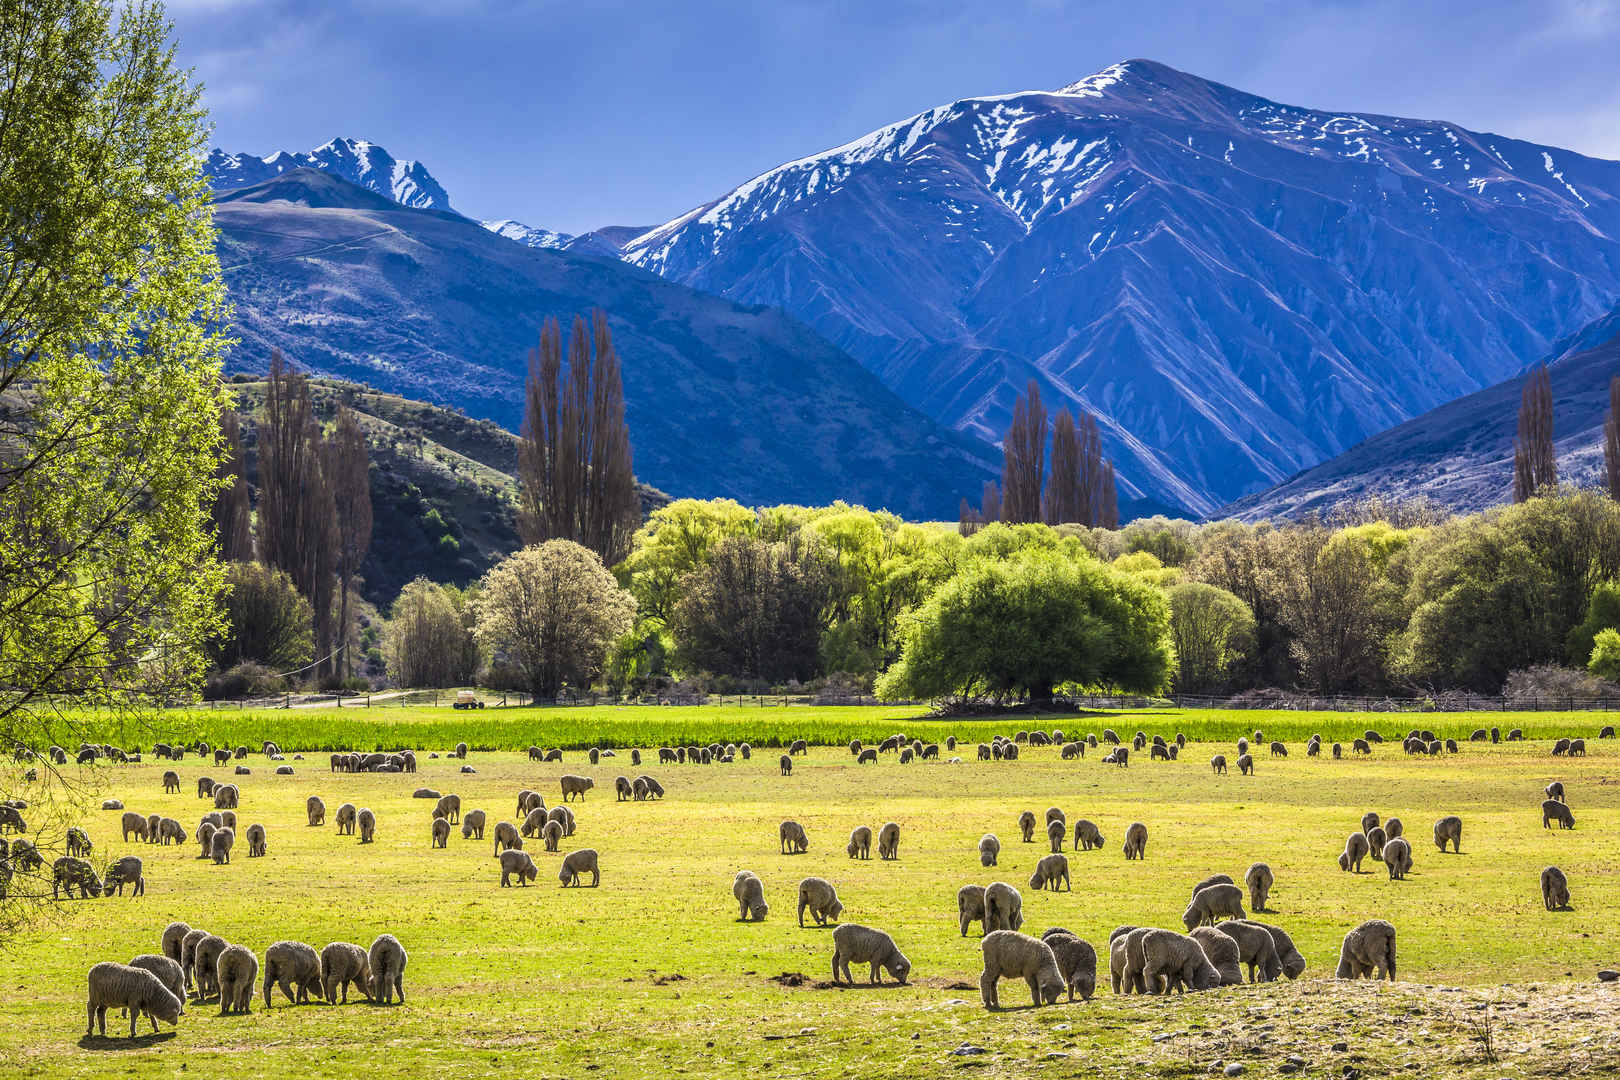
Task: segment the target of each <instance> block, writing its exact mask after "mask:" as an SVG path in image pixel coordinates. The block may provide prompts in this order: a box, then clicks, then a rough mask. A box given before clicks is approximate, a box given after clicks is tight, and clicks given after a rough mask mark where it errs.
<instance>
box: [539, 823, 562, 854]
mask: <svg viewBox="0 0 1620 1080" xmlns="http://www.w3.org/2000/svg"><path fill="white" fill-rule="evenodd" d="M540 839H541V841H542V842H543V843H544V844H545V848H546V850H547V851H559V850H561V849H562V842H563V827H562V822H560V821H548V822H546V823H545V825H544V826H543V827H542V828H541V829H540Z"/></svg>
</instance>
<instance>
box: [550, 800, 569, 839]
mask: <svg viewBox="0 0 1620 1080" xmlns="http://www.w3.org/2000/svg"><path fill="white" fill-rule="evenodd" d="M547 820H550V821H555V822H556V823H557V824H558V825H561V826H562V831H563V835H564V836H573V835H574V828H575V824H574V812H573V811H572V810H570V809H568V807H566V806H553V807H552V808H551V813H550V815H549V816H548V819H547Z"/></svg>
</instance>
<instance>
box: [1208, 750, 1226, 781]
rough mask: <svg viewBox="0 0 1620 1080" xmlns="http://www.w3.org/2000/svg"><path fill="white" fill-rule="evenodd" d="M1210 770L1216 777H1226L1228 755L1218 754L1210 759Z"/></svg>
mask: <svg viewBox="0 0 1620 1080" xmlns="http://www.w3.org/2000/svg"><path fill="white" fill-rule="evenodd" d="M1209 768H1210V771H1211V772H1213V773H1214V774H1215V775H1216V776H1224V775H1225V774H1226V755H1225V754H1216V755H1215V756H1214V757H1212V758H1210V759H1209Z"/></svg>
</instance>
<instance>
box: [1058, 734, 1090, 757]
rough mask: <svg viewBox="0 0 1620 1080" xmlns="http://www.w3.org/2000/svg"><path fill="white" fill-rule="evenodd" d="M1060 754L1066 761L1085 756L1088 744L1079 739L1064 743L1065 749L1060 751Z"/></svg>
mask: <svg viewBox="0 0 1620 1080" xmlns="http://www.w3.org/2000/svg"><path fill="white" fill-rule="evenodd" d="M1058 756H1060V757H1061V758H1063V760H1064V761H1072V760H1073V759H1075V758H1084V757H1085V756H1086V744H1085V743H1084V742H1082V741H1080V740H1078V739H1076V740H1075V741H1074V742H1071V743H1064V744H1063V749H1062V750H1060V751H1059V752H1058Z"/></svg>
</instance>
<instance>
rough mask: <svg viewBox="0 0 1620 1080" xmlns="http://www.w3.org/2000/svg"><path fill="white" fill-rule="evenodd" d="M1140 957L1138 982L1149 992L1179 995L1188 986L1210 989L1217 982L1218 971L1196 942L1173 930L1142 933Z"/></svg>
mask: <svg viewBox="0 0 1620 1080" xmlns="http://www.w3.org/2000/svg"><path fill="white" fill-rule="evenodd" d="M1217 887H1218V886H1217ZM1142 956H1143V964H1142V981H1143V982H1144V983H1146V984H1147V988H1148V992H1149V993H1152V994H1158V993H1165V994H1168V993H1170V991H1172V990H1174V991H1175V992H1176V993H1178V994H1182V993H1186V991H1187V988H1188V987H1191V988H1192V989H1194V990H1213V989H1214V988H1215V987H1217V986H1219V985H1220V984H1221V973H1220V972H1218V971H1216V970H1215V965H1213V964H1211V963H1210V962H1209V957H1208V956H1206V955H1205V954H1204V950H1203V949H1202V948H1200V947H1199V945H1198V942H1197V941H1195V940H1193V939H1192V938H1190V937H1188V936H1186V935H1185V934H1178V933H1176V932H1175V931H1174V930H1149V931H1148V932H1147V933H1146V934H1144V935H1142Z"/></svg>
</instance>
